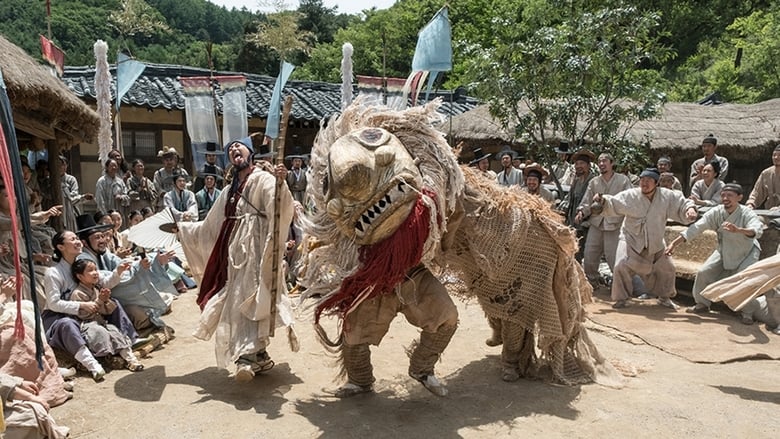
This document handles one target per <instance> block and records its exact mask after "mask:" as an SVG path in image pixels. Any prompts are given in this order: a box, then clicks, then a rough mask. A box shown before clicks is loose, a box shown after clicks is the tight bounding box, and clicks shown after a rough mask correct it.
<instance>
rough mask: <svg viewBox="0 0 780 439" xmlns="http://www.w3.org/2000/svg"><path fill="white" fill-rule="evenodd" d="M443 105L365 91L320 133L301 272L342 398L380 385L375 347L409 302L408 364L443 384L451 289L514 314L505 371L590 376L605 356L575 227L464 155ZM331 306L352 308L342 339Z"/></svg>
mask: <svg viewBox="0 0 780 439" xmlns="http://www.w3.org/2000/svg"><path fill="white" fill-rule="evenodd" d="M437 107H438V103H436V102H434V103H431V104H428V105H426V106H424V107H415V108H411V109H408V110H404V111H393V110H389V109H386V108H382V107H371V106H365V105H363V104H362V103H361V101H357V102H355V103H353V104H352V105H350V106H349V107H347V108H346V109H345V110H344V112H343V114H342V115H341V116H339V117H338V118H335V119H333V120H331V121H330V122H329V124H328V125H327V126H326V127H324V128H323V129H322V130H320V133H319V134H318V136H317V139H316V140H315V142H314V146H313V148H312V156H311V163H310V168H309V173H310V174H309V187H308V188H307V195H308V197H309V198H310V199H311V200H312V201H313V203H314V209H313V210H314V213H313V214H312V215H310V216H309V217H308V218H307V220H306V221H305V224H304V230H305V233H306V234H307V235H308V236H309V240H310V242H312V243H314V244H313V245H310V246H309V249H308V251H307V253H306V254H305V258H304V268H303V269H302V270H301V283H302V284H303V285H304V286H306V288H307V290H306V292H307V297H317V298H318V300H317V302H316V305H315V310H314V314H315V326H316V327H317V328H318V334H319V336H320V339H321V340H322V341H324V342H325V343H326V344H327V345H329V346H331V347H334V348H335V349H336V350H338V351H340V354H341V357H340V359H341V364H342V372H343V374H345V375H346V377H347V383H346V384H345V385H344V386H342V387H341V388H340V389H338V390H337V391H335V394H336V396H340V397H344V396H351V395H354V394H357V393H362V392H368V391H371V390H372V383H373V382H374V376H373V369H372V366H371V359H370V350H369V345H370V344H374V345H378V344H379V342H380V341H381V340H382V337H383V336H384V334H385V333H386V332H387V329H388V327H389V325H390V322H391V321H392V319H393V318H394V317H395V315H396V314H397V313H398V312H402V313H403V314H404V315H405V316H406V318H407V320H408V321H409V322H410V323H412V324H414V325H415V326H418V327H420V328H421V329H422V334H421V336H420V340H419V341H418V342H416V343H415V344H414V345H413V346H412V347H411V348H410V349H409V352H410V365H409V374H410V376H412V377H413V378H415V379H417V380H418V381H420V382H421V383H422V384H423V385H424V386H425V387H426V388H427V389H428V390H430V391H431V392H433V393H434V394H437V395H439V396H444V395H445V394H446V393H447V391H446V389H445V388H444V386H443V385H442V384H441V383H440V382H439V380H438V379H437V378H436V377H435V375H434V370H433V369H434V365H435V363H436V361H437V360H438V358H439V355H440V354H441V353H442V352H443V351H444V349H445V348H446V347H447V345H448V344H449V341H450V339H451V337H452V335H453V333H454V332H455V329H456V326H457V309H456V307H455V305H454V304H453V302H452V300H451V299H450V294H449V293H453V294H455V295H458V296H460V297H463V298H468V297H476V298H477V299H478V300H479V303H480V304H481V305H482V308H483V309H484V311H485V313H486V314H487V315H488V316H489V317H490V318H492V319H499V320H500V321H501V322H502V338H503V341H504V346H503V352H502V362H503V366H504V368H505V369H507V368H510V369H514V370H516V371H518V373H519V374H523V375H525V376H540V375H541V374H542V373H545V372H543V371H546V370H549V372H550V373H551V379H553V380H555V381H558V382H563V383H581V382H588V381H592V380H593V378H594V377H595V375H597V368H598V365H599V363H601V364H603V363H604V361H603V359H602V358H601V357H600V356H599V355H598V353H597V351H596V350H595V347H594V346H593V344H592V343H591V342H590V340H589V339H588V337H587V333H586V331H585V329H584V328H583V326H582V322H583V320H584V314H583V309H582V303H583V301H588V300H590V297H591V292H592V290H591V289H590V285H589V284H588V282H587V281H585V278H584V274H583V272H582V269H581V267H580V266H579V265H578V264H577V263H576V262H575V261H574V258H573V257H572V255H573V253H574V251H575V250H576V243H575V238H574V235H573V233H572V231H571V229H569V228H568V227H566V226H564V225H563V224H562V223H561V221H560V217H559V216H558V215H557V214H555V213H554V212H553V211H552V210H550V208H549V207H547V205H546V203H544V202H543V201H542V200H541V199H537V198H536V197H534V196H532V195H528V194H524V193H520V192H519V191H512V190H506V189H502V188H500V187H498V186H497V185H496V184H495V182H490V181H488V180H487V179H485V178H484V177H481V176H479V175H477V174H476V173H475V172H474V171H472V170H471V169H469V168H465V167H461V166H460V165H458V162H457V158H456V156H455V154H454V153H453V152H452V150H451V148H450V146H449V145H448V144H447V142H446V140H445V139H444V137H443V135H442V134H441V133H440V132H439V131H437V130H436V129H435V124H436V123H439V122H440V121H441V120H440V118H441V117H440V116H439V115H438V113H437V112H436V108H437ZM444 278H446V279H448V282H447V283H448V285H449V292H448V289H447V288H445V287H444V285H443V284H442V283H441V282H440V280H439V279H444ZM322 314H326V315H336V316H338V318H339V319H340V322H341V325H340V326H339V334H338V337H337V339H336V340H335V341H332V340H330V339H329V338H328V336H327V335H326V334H325V331H324V330H323V329H322V328H321V326H319V322H320V317H321V316H322ZM544 366H546V367H544Z"/></svg>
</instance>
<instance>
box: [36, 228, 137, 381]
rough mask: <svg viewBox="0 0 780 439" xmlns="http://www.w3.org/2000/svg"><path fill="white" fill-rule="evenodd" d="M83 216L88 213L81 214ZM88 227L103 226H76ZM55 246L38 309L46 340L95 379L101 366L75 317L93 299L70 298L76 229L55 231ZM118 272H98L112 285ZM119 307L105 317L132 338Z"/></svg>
mask: <svg viewBox="0 0 780 439" xmlns="http://www.w3.org/2000/svg"><path fill="white" fill-rule="evenodd" d="M82 217H87V218H90V219H91V217H90V216H89V215H82V216H80V217H79V218H82ZM89 228H94V229H96V230H98V231H102V230H105V226H98V225H96V224H94V223H92V224H91V225H89V226H87V225H86V224H85V227H84V228H83V229H81V230H79V232H80V233H85V232H86V231H87V230H88V229H89ZM52 246H53V247H54V249H55V250H54V261H55V262H56V264H55V265H54V266H51V267H49V268H48V269H47V270H46V275H45V276H44V278H43V284H44V291H45V294H46V306H45V309H44V311H43V313H41V319H42V320H43V325H44V327H45V328H46V340H47V341H48V342H49V344H50V345H51V347H52V348H53V349H58V350H60V351H62V352H64V353H66V354H69V355H71V356H73V358H74V359H75V360H76V361H78V362H79V363H80V364H81V365H82V366H84V367H85V368H86V369H87V370H88V371H89V372H90V373H91V374H92V377H93V378H94V379H95V380H100V379H102V377H103V375H102V374H101V371H103V367H102V366H101V365H100V363H99V362H98V361H97V359H95V357H94V356H93V355H92V352H91V351H90V350H89V348H88V347H87V342H86V340H84V337H83V336H82V335H81V325H80V323H79V321H78V317H77V316H78V313H79V311H83V310H95V306H94V304H93V303H88V302H76V301H73V300H70V293H71V292H72V291H73V290H75V289H76V287H77V286H78V285H77V283H76V282H75V281H74V280H73V275H72V273H71V264H72V263H73V262H74V261H75V260H76V258H77V257H78V256H79V255H81V248H82V243H81V240H79V238H78V236H76V234H75V233H73V232H70V231H67V230H66V231H63V232H60V233H57V234H56V235H54V238H52ZM120 276H121V272H120V271H119V270H114V271H112V272H105V273H102V274H101V278H100V282H101V284H103V285H105V286H106V287H112V286H114V285H116V284H117V283H118V282H119V279H120ZM120 309H121V307H117V310H116V311H115V312H114V313H113V314H112V315H111V317H110V318H109V319H108V320H109V321H110V322H111V323H113V324H114V326H116V327H117V328H120V329H121V330H122V332H124V333H125V334H128V335H129V336H130V338H131V339H135V337H136V336H137V334H135V330H134V329H133V324H132V322H130V320H129V319H128V318H127V315H126V314H125V313H124V312H121V311H119V310H120Z"/></svg>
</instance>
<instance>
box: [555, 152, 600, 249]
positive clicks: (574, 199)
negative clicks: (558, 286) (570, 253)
mask: <svg viewBox="0 0 780 439" xmlns="http://www.w3.org/2000/svg"><path fill="white" fill-rule="evenodd" d="M572 160H574V179H573V180H572V183H571V186H570V187H569V193H568V194H566V197H565V198H564V199H563V201H562V202H561V207H560V208H561V210H563V212H564V215H565V218H566V224H568V225H570V226H572V227H574V229H575V230H577V241H578V242H579V243H580V245H579V249H578V250H577V253H576V255H575V258H576V259H577V261H582V257H583V255H584V248H585V246H584V245H582V242H583V240H584V239H586V237H587V235H588V226H589V224H588V223H586V222H581V223H578V222H577V221H576V217H577V213H578V212H579V211H578V210H577V209H578V208H579V206H580V205H581V204H582V200H583V198H584V197H585V191H587V190H588V184H590V181H591V180H592V179H593V177H594V175H593V173H592V172H591V169H590V164H591V163H592V162H594V161H595V160H596V155H595V154H593V153H592V152H590V151H589V150H587V149H584V148H583V149H580V150H579V151H577V152H575V153H574V155H573V156H572Z"/></svg>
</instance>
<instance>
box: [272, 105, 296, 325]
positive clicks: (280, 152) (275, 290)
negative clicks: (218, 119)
mask: <svg viewBox="0 0 780 439" xmlns="http://www.w3.org/2000/svg"><path fill="white" fill-rule="evenodd" d="M292 104H293V97H292V96H287V97H286V98H285V100H284V105H283V106H282V121H281V124H280V125H281V126H280V127H279V138H277V139H276V143H277V144H278V145H279V146H278V148H277V149H276V164H277V165H278V164H282V165H284V142H285V138H286V137H287V124H288V120H289V119H290V110H291V109H292ZM275 173H276V169H275V168H274V175H275ZM283 184H285V182H284V181H282V180H281V179H280V178H278V177H277V178H276V192H275V194H274V229H273V235H272V242H273V248H272V253H271V278H272V279H273V281H272V282H271V328H270V330H269V332H268V334H269V335H270V336H271V337H273V336H274V332H275V331H276V295H277V294H279V243H277V242H276V240H277V238H278V236H279V231H280V230H281V229H280V228H281V224H279V217H280V216H281V212H280V210H281V206H282V189H283V188H282V185H283ZM288 226H289V224H288ZM285 242H286V241H285Z"/></svg>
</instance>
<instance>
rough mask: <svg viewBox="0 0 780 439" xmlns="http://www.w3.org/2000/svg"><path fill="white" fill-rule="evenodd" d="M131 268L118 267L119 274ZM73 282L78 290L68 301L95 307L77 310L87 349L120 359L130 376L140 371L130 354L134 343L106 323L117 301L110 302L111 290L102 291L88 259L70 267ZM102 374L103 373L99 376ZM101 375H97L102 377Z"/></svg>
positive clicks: (98, 354)
mask: <svg viewBox="0 0 780 439" xmlns="http://www.w3.org/2000/svg"><path fill="white" fill-rule="evenodd" d="M127 268H130V264H129V263H124V264H120V265H119V267H118V270H117V271H118V272H120V274H121V272H123V271H125V270H126V269H127ZM71 272H72V274H73V280H74V281H76V282H78V287H76V289H75V290H73V291H72V292H71V293H70V298H71V300H74V301H76V302H88V303H91V304H94V305H95V307H94V309H92V308H84V309H80V310H79V313H78V319H79V320H80V322H81V334H82V335H83V336H84V339H85V340H86V341H87V347H88V348H89V350H90V351H91V352H92V355H94V356H95V357H105V356H107V355H119V356H121V357H122V359H123V360H125V361H126V363H127V368H128V369H129V370H131V371H133V372H138V371H141V370H143V368H144V366H143V364H141V362H139V361H138V359H137V358H136V357H135V355H134V354H133V351H132V347H133V342H132V341H131V340H130V337H128V336H127V334H124V333H122V332H121V331H120V330H119V328H117V327H116V326H114V325H112V324H111V323H109V322H108V320H107V318H108V317H109V316H111V314H113V313H114V312H115V311H116V310H117V309H119V305H117V303H116V301H114V300H113V299H111V290H109V289H108V288H101V287H100V286H99V283H100V274H99V273H98V270H97V266H96V265H95V263H94V262H92V261H90V260H88V259H77V260H76V261H75V262H74V263H73V265H72V266H71ZM102 374H105V371H103V372H102ZM102 374H101V372H100V371H99V372H98V375H100V376H101V377H102Z"/></svg>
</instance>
